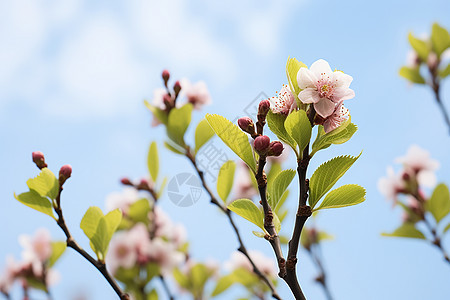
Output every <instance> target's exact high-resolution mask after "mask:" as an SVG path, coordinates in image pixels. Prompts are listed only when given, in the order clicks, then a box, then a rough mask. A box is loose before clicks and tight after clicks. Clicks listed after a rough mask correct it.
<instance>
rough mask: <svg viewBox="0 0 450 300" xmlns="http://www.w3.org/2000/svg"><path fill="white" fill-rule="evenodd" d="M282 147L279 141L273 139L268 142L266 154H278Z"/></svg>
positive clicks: (281, 151)
mask: <svg viewBox="0 0 450 300" xmlns="http://www.w3.org/2000/svg"><path fill="white" fill-rule="evenodd" d="M283 149H284V147H283V144H282V143H281V142H280V141H274V142H272V143H270V146H269V152H268V156H280V155H281V153H283Z"/></svg>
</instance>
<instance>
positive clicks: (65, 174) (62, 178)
mask: <svg viewBox="0 0 450 300" xmlns="http://www.w3.org/2000/svg"><path fill="white" fill-rule="evenodd" d="M71 175H72V166H71V165H64V166H62V167H61V169H60V170H59V184H60V185H63V184H64V182H66V180H67V179H69V178H70V176H71Z"/></svg>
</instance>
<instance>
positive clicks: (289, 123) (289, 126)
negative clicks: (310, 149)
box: [284, 110, 312, 156]
mask: <svg viewBox="0 0 450 300" xmlns="http://www.w3.org/2000/svg"><path fill="white" fill-rule="evenodd" d="M284 127H285V128H286V132H287V133H288V134H289V135H290V136H291V138H292V139H294V140H295V141H296V142H297V144H298V147H299V153H300V156H301V153H302V152H303V149H305V148H306V146H308V144H309V141H310V139H311V130H312V127H311V123H310V122H309V120H308V116H307V115H306V112H305V111H304V110H297V111H293V112H292V113H291V114H289V115H288V116H287V118H286V121H285V122H284Z"/></svg>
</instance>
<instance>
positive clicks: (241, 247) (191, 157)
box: [185, 147, 281, 300]
mask: <svg viewBox="0 0 450 300" xmlns="http://www.w3.org/2000/svg"><path fill="white" fill-rule="evenodd" d="M185 155H186V157H187V158H188V159H189V161H190V162H191V163H192V165H193V166H194V169H195V171H196V172H197V174H198V176H199V177H200V180H201V182H202V186H203V188H204V189H205V191H206V192H207V193H208V195H209V196H210V198H211V203H212V204H214V205H216V206H217V207H218V208H219V209H220V210H221V211H222V212H223V213H224V214H225V215H226V216H227V218H228V221H229V222H230V224H231V227H233V230H234V232H235V234H236V237H237V239H238V242H239V248H238V251H240V252H241V253H242V254H244V255H245V257H247V259H248V260H249V262H250V264H251V265H252V267H253V272H254V273H255V274H256V275H257V276H258V277H259V278H260V279H261V280H262V281H263V282H264V283H265V284H266V285H267V286H268V287H269V289H270V291H271V293H272V297H273V298H275V299H279V300H281V297H280V296H279V295H278V293H277V291H276V289H275V287H274V285H273V284H272V282H271V281H270V280H269V279H268V278H267V277H266V276H265V275H264V274H263V273H262V272H261V270H259V268H258V267H257V266H256V264H255V262H254V261H253V259H252V258H251V257H250V255H249V253H248V251H247V248H246V247H245V245H244V242H243V241H242V238H241V235H240V233H239V230H238V228H237V226H236V224H235V223H234V221H233V218H232V214H231V211H230V210H229V209H228V208H226V207H225V206H223V205H222V204H221V203H220V202H219V201H218V200H217V198H216V196H215V195H214V194H213V192H212V191H211V189H210V188H209V186H208V185H207V183H206V180H205V176H204V173H203V171H201V170H200V169H199V168H198V166H197V162H196V160H195V155H193V154H192V153H191V150H190V148H189V147H186V154H185ZM280 251H281V248H280Z"/></svg>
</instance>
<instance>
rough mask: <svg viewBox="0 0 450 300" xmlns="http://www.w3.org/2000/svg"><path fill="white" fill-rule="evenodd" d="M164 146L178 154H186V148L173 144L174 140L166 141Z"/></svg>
mask: <svg viewBox="0 0 450 300" xmlns="http://www.w3.org/2000/svg"><path fill="white" fill-rule="evenodd" d="M164 146H165V147H166V148H167V149H169V150H170V151H172V152H174V153H176V154H181V155H184V153H185V150H184V149H183V148H181V147H180V146H177V145H175V144H173V143H172V142H170V141H169V142H164Z"/></svg>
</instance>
